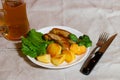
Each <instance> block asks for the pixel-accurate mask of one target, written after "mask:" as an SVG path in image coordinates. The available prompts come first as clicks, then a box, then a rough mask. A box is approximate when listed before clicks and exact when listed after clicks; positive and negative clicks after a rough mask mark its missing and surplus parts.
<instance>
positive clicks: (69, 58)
mask: <svg viewBox="0 0 120 80" xmlns="http://www.w3.org/2000/svg"><path fill="white" fill-rule="evenodd" d="M62 54H65V61H66V62H67V63H70V62H72V61H73V60H75V57H76V56H75V54H74V53H73V52H71V51H69V50H63V51H62Z"/></svg>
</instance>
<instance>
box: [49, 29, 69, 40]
mask: <svg viewBox="0 0 120 80" xmlns="http://www.w3.org/2000/svg"><path fill="white" fill-rule="evenodd" d="M50 33H53V34H57V35H60V36H63V37H66V38H68V36H69V35H70V32H68V31H66V30H63V29H58V28H53V29H52V30H51V31H50Z"/></svg>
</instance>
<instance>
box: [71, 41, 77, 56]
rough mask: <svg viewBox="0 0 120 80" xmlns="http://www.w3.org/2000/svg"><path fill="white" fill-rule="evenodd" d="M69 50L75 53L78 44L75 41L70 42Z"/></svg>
mask: <svg viewBox="0 0 120 80" xmlns="http://www.w3.org/2000/svg"><path fill="white" fill-rule="evenodd" d="M70 51H71V52H73V53H75V54H76V53H77V52H78V51H79V46H78V44H76V43H74V44H71V46H70Z"/></svg>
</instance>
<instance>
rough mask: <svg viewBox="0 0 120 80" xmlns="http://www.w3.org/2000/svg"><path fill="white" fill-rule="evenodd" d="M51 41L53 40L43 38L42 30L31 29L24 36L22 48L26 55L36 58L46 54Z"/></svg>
mask: <svg viewBox="0 0 120 80" xmlns="http://www.w3.org/2000/svg"><path fill="white" fill-rule="evenodd" d="M50 43H51V41H46V40H44V39H43V34H42V33H41V32H37V31H36V30H35V29H31V30H30V31H29V32H28V34H27V37H22V49H21V50H22V52H23V53H24V54H25V55H28V56H30V57H33V58H35V57H37V56H39V55H43V54H46V48H47V45H48V44H50Z"/></svg>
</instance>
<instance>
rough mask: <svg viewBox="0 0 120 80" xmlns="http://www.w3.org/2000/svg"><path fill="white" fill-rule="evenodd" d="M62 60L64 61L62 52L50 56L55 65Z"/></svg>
mask: <svg viewBox="0 0 120 80" xmlns="http://www.w3.org/2000/svg"><path fill="white" fill-rule="evenodd" d="M64 61H65V55H64V54H61V55H57V56H55V57H52V58H51V62H52V64H53V65H55V66H59V65H60V64H62V63H63V62H64Z"/></svg>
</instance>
